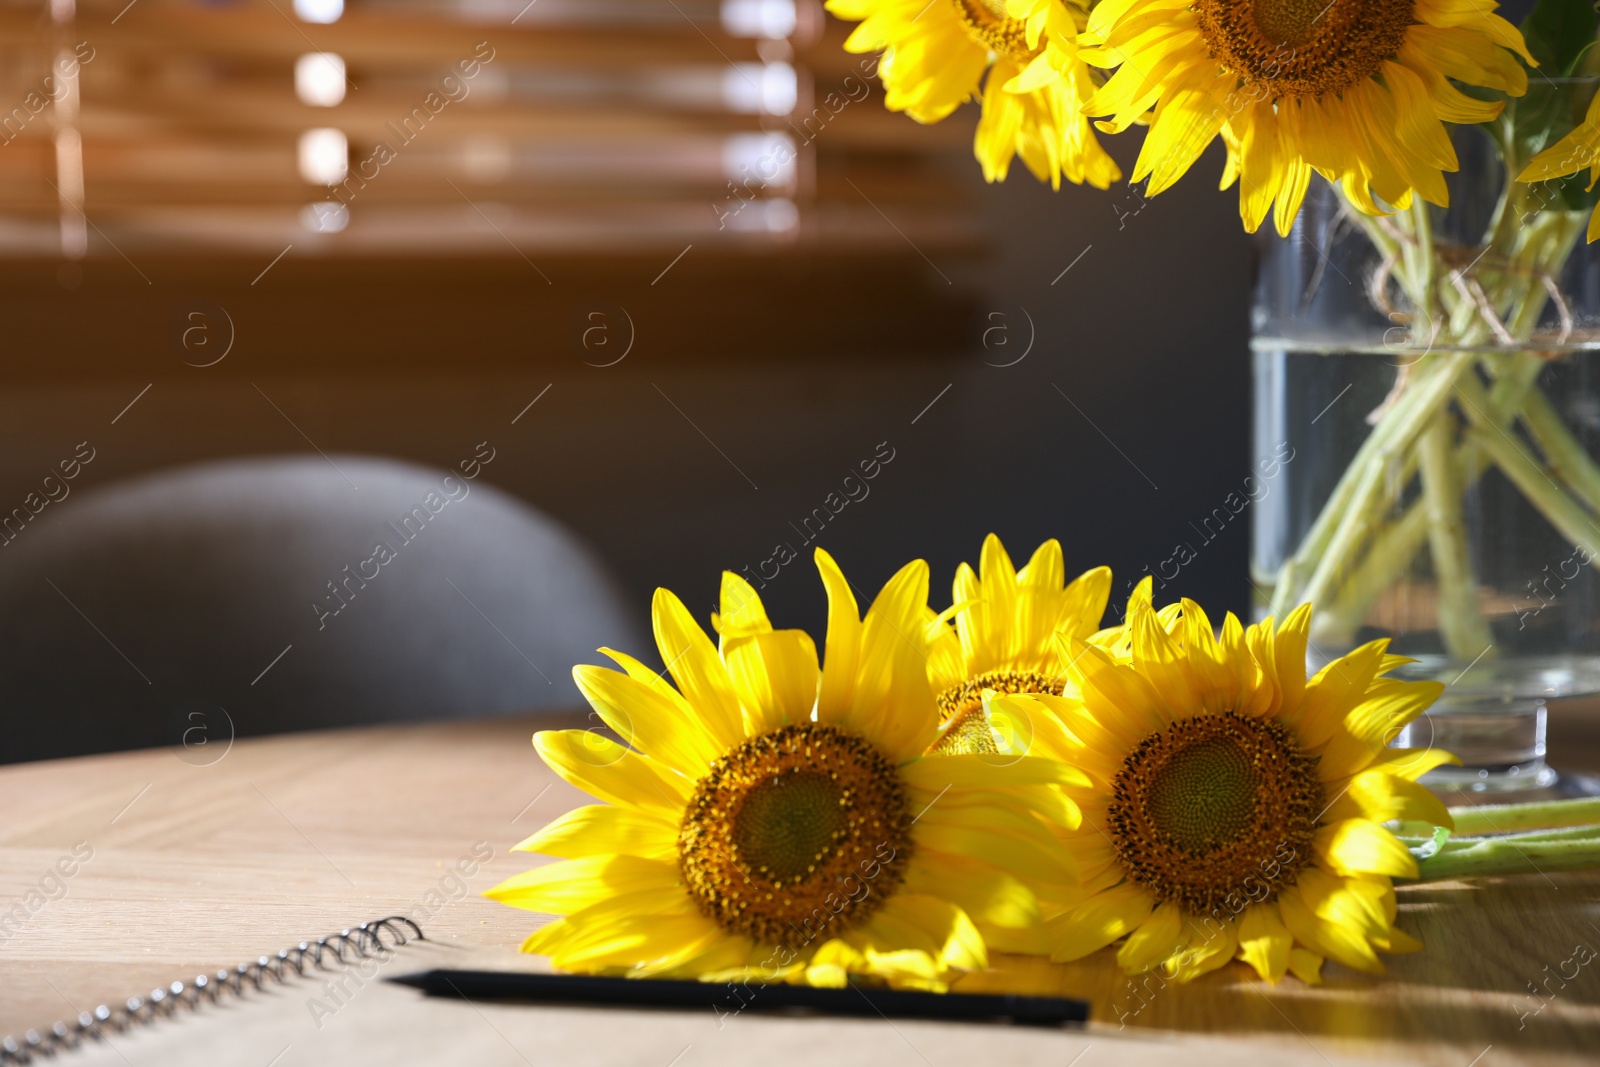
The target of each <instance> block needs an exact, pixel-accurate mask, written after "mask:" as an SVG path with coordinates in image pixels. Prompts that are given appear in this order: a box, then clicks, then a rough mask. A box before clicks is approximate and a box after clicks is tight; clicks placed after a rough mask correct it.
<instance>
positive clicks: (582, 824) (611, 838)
mask: <svg viewBox="0 0 1600 1067" xmlns="http://www.w3.org/2000/svg"><path fill="white" fill-rule="evenodd" d="M512 851H514V852H542V853H544V854H545V855H547V856H560V857H561V858H563V859H578V858H580V857H583V856H599V855H605V854H608V853H626V854H627V855H631V856H644V857H647V858H651V859H665V858H671V857H676V855H677V851H678V826H677V823H675V822H671V821H669V820H667V819H664V818H662V817H661V816H659V815H655V814H652V813H650V812H647V811H642V810H638V809H632V808H618V807H612V806H611V805H609V804H586V805H584V806H583V807H581V808H573V809H572V810H571V811H569V812H567V813H566V814H565V815H562V816H561V817H560V818H558V819H557V820H556V821H555V822H553V823H551V824H550V825H549V826H546V827H545V828H544V829H542V830H540V831H538V832H537V833H535V834H534V835H533V836H531V837H529V838H527V839H526V840H524V841H522V842H521V843H520V844H517V845H515V846H513V848H512Z"/></svg>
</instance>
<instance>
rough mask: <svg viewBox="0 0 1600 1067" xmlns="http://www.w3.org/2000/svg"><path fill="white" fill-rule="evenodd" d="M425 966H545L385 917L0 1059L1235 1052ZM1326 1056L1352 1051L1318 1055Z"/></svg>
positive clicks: (1127, 1056) (497, 1061)
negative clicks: (439, 980) (652, 1000)
mask: <svg viewBox="0 0 1600 1067" xmlns="http://www.w3.org/2000/svg"><path fill="white" fill-rule="evenodd" d="M436 968H444V969H453V970H454V969H471V970H480V971H522V972H529V971H532V972H546V973H547V972H548V971H549V969H550V968H549V966H548V964H547V963H546V962H545V961H544V959H543V958H542V957H536V956H527V955H524V954H522V953H518V952H515V951H512V950H510V949H494V948H482V947H463V946H460V945H456V944H452V943H441V942H438V941H434V940H430V939H428V938H427V937H426V936H425V935H424V932H423V931H422V930H421V929H420V928H418V927H417V926H416V924H414V923H412V922H411V921H410V920H408V919H405V918H403V917H399V916H391V917H389V918H386V919H378V920H375V921H372V922H368V923H363V924H362V925H360V926H358V927H354V928H352V929H349V930H344V931H341V932H340V933H337V934H332V935H329V936H328V937H323V938H318V939H317V940H316V941H311V942H301V943H300V944H298V945H296V946H294V947H293V948H288V949H285V950H283V951H281V952H278V953H277V954H276V955H273V956H262V957H259V958H258V959H256V960H254V961H252V962H250V963H245V964H241V965H239V966H236V967H233V968H229V969H224V970H220V971H217V972H215V973H213V974H207V975H197V976H193V977H190V978H183V979H180V980H178V981H174V982H172V983H171V984H170V985H168V986H166V987H164V988H162V989H159V990H152V991H148V992H144V993H140V994H138V995H135V996H132V997H129V998H127V999H125V1000H122V1001H120V1002H118V1003H116V1004H102V1005H97V1006H96V1007H95V1008H92V1009H90V1010H88V1011H86V1012H84V1013H83V1014H82V1015H80V1016H78V1017H76V1018H74V1019H64V1020H61V1021H60V1022H59V1023H57V1024H55V1025H54V1026H45V1027H41V1028H40V1029H39V1030H37V1031H34V1032H32V1033H30V1034H28V1035H20V1036H16V1037H13V1038H11V1039H8V1040H7V1043H6V1044H5V1045H4V1046H3V1048H4V1051H0V1067H11V1065H12V1064H24V1063H26V1064H41V1063H49V1064H52V1065H60V1067H236V1065H237V1067H366V1065H372V1067H379V1065H381V1067H395V1065H397V1064H413V1063H416V1064H430V1065H431V1064H446V1065H454V1064H470V1065H472V1067H532V1065H534V1064H538V1065H540V1067H543V1065H545V1064H560V1065H561V1067H589V1065H593V1067H620V1065H623V1064H637V1065H643V1067H722V1065H728V1067H733V1065H736V1064H737V1065H740V1067H743V1065H746V1064H750V1063H782V1064H790V1063H793V1064H801V1065H807V1067H810V1065H815V1067H854V1065H859V1067H886V1065H897V1064H902V1063H903V1064H916V1065H919V1067H920V1065H923V1064H928V1065H934V1064H937V1065H940V1067H942V1065H944V1064H962V1063H988V1062H1004V1063H1006V1064H1007V1065H1008V1067H1011V1065H1016V1067H1061V1065H1062V1064H1065V1063H1072V1062H1076V1061H1075V1057H1077V1056H1080V1055H1082V1054H1084V1053H1085V1052H1086V1051H1087V1050H1088V1049H1089V1047H1090V1046H1091V1045H1095V1044H1101V1045H1104V1046H1105V1052H1106V1053H1107V1055H1108V1056H1110V1057H1112V1058H1114V1059H1115V1060H1116V1062H1117V1063H1118V1064H1119V1067H1144V1065H1150V1067H1156V1065H1162V1067H1165V1065H1167V1064H1170V1063H1171V1062H1172V1060H1173V1059H1174V1058H1176V1057H1181V1058H1182V1059H1183V1060H1184V1061H1185V1062H1186V1063H1187V1064H1188V1067H1202V1065H1206V1064H1217V1065H1223V1064H1226V1065H1227V1067H1236V1065H1237V1058H1238V1052H1239V1050H1238V1047H1237V1046H1233V1045H1227V1044H1223V1043H1221V1042H1217V1041H1213V1040H1210V1039H1205V1038H1193V1037H1183V1038H1177V1037H1175V1036H1172V1035H1168V1036H1166V1037H1160V1036H1156V1037H1152V1036H1145V1035H1134V1034H1133V1033H1132V1032H1131V1031H1130V1032H1125V1033H1114V1032H1112V1033H1107V1032H1105V1031H1101V1032H1098V1033H1094V1032H1090V1033H1085V1032H1083V1031H1081V1030H1078V1031H1062V1030H1037V1029H1028V1028H1015V1029H1005V1030H998V1031H997V1030H994V1029H985V1028H978V1027H973V1026H969V1025H963V1024H960V1023H950V1022H944V1021H930V1022H924V1021H908V1020H895V1021H889V1020H881V1019H862V1018H848V1019H847V1018H826V1017H810V1018H795V1017H783V1016H762V1015H758V1014H755V1013H753V1012H752V1013H748V1014H741V1013H738V1012H719V1013H712V1012H709V1011H707V1012H700V1011H678V1010H653V1009H647V1008H627V1007H609V1008H604V1007H580V1006H575V1005H555V1004H550V1005H535V1004H515V1003H495V1002H488V1001H481V1002H475V1001H472V1000H467V999H460V1000H457V999H449V998H440V997H428V996H425V995H423V994H422V993H421V992H420V991H418V990H417V989H414V988H411V987H410V986H407V985H403V984H399V983H396V982H391V981H385V980H384V979H387V978H395V977H400V976H404V975H414V974H419V973H421V972H425V971H429V970H433V969H436ZM1341 1062H1354V1061H1346V1060H1343V1058H1342V1057H1337V1056H1336V1057H1335V1058H1334V1059H1333V1060H1331V1061H1328V1063H1333V1064H1338V1063H1341ZM1365 1062H1370V1061H1365ZM1318 1067H1327V1065H1326V1064H1324V1063H1323V1062H1322V1061H1319V1064H1318Z"/></svg>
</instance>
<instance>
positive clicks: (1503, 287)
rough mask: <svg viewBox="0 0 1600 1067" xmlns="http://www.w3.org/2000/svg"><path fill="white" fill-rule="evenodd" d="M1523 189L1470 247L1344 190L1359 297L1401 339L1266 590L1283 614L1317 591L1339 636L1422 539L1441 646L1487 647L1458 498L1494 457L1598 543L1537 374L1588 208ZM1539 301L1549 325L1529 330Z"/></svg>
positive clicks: (1589, 466) (1589, 503)
mask: <svg viewBox="0 0 1600 1067" xmlns="http://www.w3.org/2000/svg"><path fill="white" fill-rule="evenodd" d="M1531 201H1532V196H1531V195H1530V192H1529V187H1528V186H1526V185H1518V184H1516V183H1507V187H1506V190H1505V192H1504V193H1503V194H1502V196H1501V198H1500V201H1499V204H1498V207H1497V210H1496V212H1495V215H1494V218H1493V220H1492V221H1491V223H1490V224H1489V227H1488V232H1487V234H1486V235H1485V238H1484V241H1483V243H1482V244H1481V246H1477V247H1472V246H1462V245H1456V244H1450V243H1446V242H1444V241H1441V240H1439V239H1437V236H1436V234H1435V231H1434V224H1433V217H1432V214H1431V212H1430V209H1429V208H1428V207H1427V206H1426V205H1425V204H1422V203H1421V202H1420V201H1419V202H1417V203H1415V204H1414V205H1413V206H1411V207H1409V208H1408V209H1406V210H1403V211H1398V212H1396V213H1395V214H1394V215H1392V216H1389V217H1378V218H1374V217H1372V216H1370V215H1366V214H1363V213H1362V212H1360V211H1358V210H1355V209H1354V208H1353V207H1351V206H1349V205H1348V204H1347V205H1346V208H1347V211H1346V214H1347V216H1348V217H1349V218H1351V219H1352V220H1354V222H1355V223H1356V224H1357V225H1359V226H1360V227H1361V228H1362V230H1363V231H1364V232H1365V233H1366V235H1367V236H1368V237H1369V238H1370V240H1371V241H1372V243H1373V245H1374V246H1375V247H1376V249H1377V250H1378V252H1379V254H1380V256H1381V262H1380V264H1379V265H1378V267H1377V268H1376V270H1375V271H1374V272H1373V274H1372V277H1371V279H1370V284H1369V286H1368V291H1369V296H1370V298H1371V300H1372V302H1373V303H1374V305H1375V306H1377V307H1378V308H1379V310H1381V311H1383V312H1385V313H1386V314H1387V315H1388V316H1389V317H1390V320H1391V321H1392V322H1394V323H1396V324H1397V325H1400V326H1403V327H1405V329H1406V333H1407V344H1406V345H1405V347H1404V348H1403V349H1401V350H1400V352H1399V354H1400V355H1402V356H1403V357H1404V358H1403V361H1402V362H1401V363H1399V364H1398V366H1397V370H1396V377H1395V382H1394V385H1393V388H1392V389H1391V391H1390V393H1389V396H1388V397H1387V398H1386V399H1385V400H1384V402H1383V403H1382V404H1381V405H1380V406H1379V407H1378V408H1377V409H1376V410H1375V411H1374V412H1373V413H1372V414H1371V415H1370V416H1369V421H1370V422H1371V423H1372V430H1371V432H1370V433H1369V434H1368V435H1367V437H1366V439H1365V440H1364V441H1363V442H1362V444H1361V446H1360V448H1359V449H1358V450H1357V452H1356V454H1355V456H1354V458H1353V459H1352V460H1351V462H1350V464H1349V466H1348V467H1347V468H1346V469H1345V471H1344V473H1343V475H1342V477H1341V478H1340V479H1339V481H1338V484H1337V485H1336V486H1335V488H1334V489H1333V491H1332V493H1331V494H1330V495H1329V496H1328V499H1327V502H1326V503H1325V504H1324V505H1323V508H1322V510H1321V512H1320V513H1319V515H1318V517H1317V519H1316V521H1315V522H1314V523H1313V524H1312V526H1311V528H1310V529H1309V531H1308V532H1307V533H1306V535H1305V537H1304V538H1303V539H1302V540H1301V541H1300V543H1299V545H1298V547H1297V549H1296V551H1295V553H1294V554H1293V556H1292V557H1291V558H1290V559H1288V560H1287V561H1286V562H1285V563H1284V564H1283V566H1282V569H1281V570H1280V572H1279V574H1278V576H1277V581H1276V583H1275V587H1274V589H1273V597H1272V612H1273V614H1274V615H1277V616H1278V617H1280V618H1281V617H1282V616H1283V615H1284V613H1285V612H1286V611H1288V610H1290V609H1292V608H1293V607H1294V606H1295V605H1296V604H1299V603H1302V602H1305V601H1311V602H1314V603H1316V604H1317V606H1318V609H1319V611H1318V616H1319V621H1318V627H1317V632H1316V633H1314V634H1313V639H1314V640H1315V641H1318V642H1319V643H1321V642H1325V643H1327V644H1328V645H1329V646H1333V647H1340V646H1345V645H1348V644H1349V643H1351V642H1352V641H1353V640H1354V638H1355V633H1356V630H1357V628H1358V627H1359V626H1360V625H1361V623H1362V621H1363V620H1364V619H1365V618H1366V617H1367V616H1368V614H1369V612H1370V611H1371V609H1372V607H1373V605H1374V603H1375V602H1376V601H1377V599H1378V598H1379V597H1380V596H1381V595H1382V594H1383V593H1384V591H1385V590H1387V589H1389V588H1391V587H1392V586H1393V585H1394V584H1395V583H1396V581H1397V580H1398V579H1399V578H1401V577H1402V576H1403V575H1404V574H1405V572H1406V570H1407V569H1408V568H1409V567H1410V566H1411V564H1412V561H1413V560H1414V559H1415V558H1416V557H1417V555H1418V553H1419V552H1420V551H1422V549H1423V547H1424V546H1426V547H1427V549H1428V552H1429V556H1430V559H1431V564H1432V571H1433V577H1434V581H1435V586H1436V590H1437V597H1436V601H1435V606H1434V610H1435V612H1436V614H1437V619H1438V629H1439V632H1440V636H1441V639H1442V641H1443V643H1444V646H1445V650H1446V651H1447V652H1448V653H1449V655H1450V657H1451V658H1452V659H1454V660H1457V661H1459V662H1463V663H1465V662H1474V661H1476V660H1478V659H1479V658H1491V657H1492V656H1493V645H1494V641H1493V637H1492V635H1491V632H1490V628H1489V624H1488V621H1487V620H1486V619H1485V617H1484V614H1483V612H1482V610H1481V606H1480V602H1479V597H1478V592H1477V589H1478V582H1477V580H1476V578H1475V575H1474V570H1473V563H1472V557H1471V551H1470V545H1469V542H1468V538H1467V526H1466V523H1465V521H1464V513H1463V509H1464V502H1465V499H1466V496H1467V494H1468V492H1469V491H1470V490H1471V489H1472V488H1473V486H1474V485H1476V483H1477V482H1478V480H1479V479H1480V478H1482V477H1483V475H1484V474H1485V473H1486V472H1487V471H1488V470H1489V469H1491V468H1495V469H1498V470H1499V471H1500V472H1501V473H1502V474H1503V475H1504V476H1505V477H1506V478H1507V480H1508V481H1510V482H1511V484H1512V485H1514V486H1515V487H1516V488H1517V490H1518V492H1520V493H1521V494H1522V495H1523V496H1524V497H1525V498H1526V499H1527V500H1528V501H1529V502H1530V503H1531V504H1532V505H1533V506H1534V507H1535V508H1537V509H1538V510H1539V512H1540V513H1541V514H1543V515H1544V517H1545V518H1546V519H1547V520H1548V521H1549V523H1550V524H1551V526H1552V527H1554V528H1555V529H1556V530H1557V531H1559V532H1560V534H1561V535H1562V536H1563V537H1564V538H1565V539H1567V540H1568V541H1570V542H1572V543H1573V544H1574V545H1577V546H1578V547H1580V548H1583V549H1584V550H1585V551H1586V552H1587V554H1588V555H1589V556H1590V558H1591V559H1596V558H1600V524H1597V521H1596V520H1597V518H1600V467H1597V466H1596V465H1595V463H1594V461H1593V460H1592V459H1591V458H1590V457H1589V455H1588V453H1587V452H1586V451H1585V449H1584V448H1583V446H1582V445H1581V444H1580V443H1579V442H1578V441H1577V440H1575V439H1574V438H1573V436H1572V434H1571V432H1570V431H1569V430H1568V428H1567V426H1566V425H1565V423H1564V422H1563V421H1562V419H1561V418H1560V416H1559V415H1558V414H1557V413H1556V410H1555V409H1554V408H1553V407H1552V406H1551V403H1550V401H1549V399H1548V398H1547V397H1546V396H1545V394H1544V393H1543V391H1542V390H1541V389H1540V388H1539V385H1538V379H1539V376H1540V373H1541V371H1542V370H1543V369H1544V367H1545V366H1546V364H1547V361H1548V360H1549V359H1550V358H1552V357H1553V355H1555V354H1556V353H1553V352H1551V351H1549V350H1550V349H1559V348H1560V347H1561V346H1562V345H1565V344H1566V343H1567V342H1568V341H1569V339H1570V337H1571V335H1572V332H1573V323H1572V319H1571V315H1570V313H1569V311H1568V310H1567V305H1566V301H1565V299H1564V298H1563V296H1562V294H1561V292H1560V290H1559V288H1558V286H1557V283H1556V278H1557V276H1558V275H1559V273H1560V271H1561V268H1562V265H1563V264H1564V263H1565V262H1566V260H1567V257H1568V256H1569V255H1570V254H1571V252H1572V250H1573V248H1574V247H1575V246H1576V244H1577V242H1578V239H1579V237H1580V236H1581V235H1582V233H1583V228H1584V221H1585V220H1584V218H1583V216H1582V214H1581V213H1579V212H1576V211H1567V210H1539V208H1542V207H1544V206H1545V205H1543V204H1534V203H1532V202H1531ZM1396 289H1398V291H1399V293H1400V295H1401V296H1402V298H1403V299H1402V301H1401V302H1400V307H1401V308H1404V310H1400V309H1399V308H1397V307H1396V306H1395V304H1394V302H1393V300H1392V297H1391V293H1392V292H1393V291H1394V290H1396ZM1552 306H1553V307H1554V309H1555V311H1556V313H1557V319H1558V321H1559V326H1557V327H1556V328H1555V329H1553V330H1550V329H1546V330H1544V331H1542V332H1539V331H1538V327H1539V323H1540V321H1541V319H1542V318H1544V317H1545V316H1546V313H1547V310H1548V309H1550V308H1551V307H1552Z"/></svg>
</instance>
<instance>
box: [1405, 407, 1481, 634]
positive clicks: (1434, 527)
mask: <svg viewBox="0 0 1600 1067" xmlns="http://www.w3.org/2000/svg"><path fill="white" fill-rule="evenodd" d="M1450 435H1451V427H1450V425H1449V424H1448V422H1447V420H1446V418H1445V416H1444V414H1442V413H1441V414H1440V415H1439V416H1437V417H1436V418H1434V420H1433V421H1432V422H1431V423H1430V424H1429V426H1428V428H1427V430H1426V431H1424V432H1423V434H1422V439H1421V441H1420V443H1419V450H1418V460H1419V463H1420V465H1421V468H1422V501H1423V507H1424V509H1425V511H1426V514H1427V519H1428V547H1429V549H1430V550H1431V552H1432V554H1433V570H1434V576H1435V578H1436V579H1437V585H1438V590H1439V597H1438V604H1437V605H1436V609H1435V610H1436V612H1437V615H1438V619H1439V633H1440V635H1441V636H1442V637H1443V638H1444V644H1445V650H1446V651H1448V652H1449V653H1450V655H1451V656H1452V657H1453V658H1455V659H1457V660H1461V661H1467V660H1472V659H1473V658H1474V657H1481V656H1484V655H1487V654H1491V653H1492V649H1493V647H1494V638H1493V637H1491V636H1490V634H1489V624H1488V623H1487V622H1485V621H1484V619H1483V612H1482V610H1480V609H1479V607H1478V594H1477V586H1476V582H1474V580H1473V576H1472V558H1471V553H1470V549H1469V548H1468V546H1467V525H1466V522H1465V521H1464V519H1463V517H1462V514H1461V487H1460V486H1459V485H1458V484H1457V483H1456V479H1455V464H1454V463H1452V462H1451V457H1450Z"/></svg>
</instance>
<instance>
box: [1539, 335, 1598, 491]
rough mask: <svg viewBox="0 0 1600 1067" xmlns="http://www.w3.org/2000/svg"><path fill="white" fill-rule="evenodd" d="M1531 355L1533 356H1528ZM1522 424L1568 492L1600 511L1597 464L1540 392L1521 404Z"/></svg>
mask: <svg viewBox="0 0 1600 1067" xmlns="http://www.w3.org/2000/svg"><path fill="white" fill-rule="evenodd" d="M1529 358H1533V357H1529ZM1522 425H1524V426H1525V427H1527V429H1528V436H1530V437H1532V438H1533V442H1534V444H1536V445H1538V446H1539V451H1541V452H1543V453H1544V455H1545V459H1546V460H1548V461H1549V463H1550V469H1551V471H1553V472H1554V473H1555V475H1556V477H1557V478H1559V479H1561V481H1563V482H1565V483H1566V485H1567V488H1568V489H1570V490H1572V494H1573V495H1574V496H1576V497H1577V498H1578V499H1579V500H1581V501H1583V503H1584V505H1585V506H1586V507H1588V509H1589V510H1590V511H1592V512H1595V513H1596V514H1600V467H1597V466H1595V463H1594V461H1593V460H1592V459H1590V458H1589V453H1588V452H1586V451H1584V448H1583V446H1582V445H1581V444H1579V443H1578V442H1577V441H1576V440H1574V439H1573V436H1572V433H1571V431H1569V430H1568V429H1567V425H1566V423H1564V422H1563V421H1562V420H1561V416H1560V415H1558V414H1556V411H1555V409H1554V408H1552V407H1551V406H1550V401H1549V400H1547V399H1546V398H1545V395H1544V394H1543V393H1540V392H1534V393H1533V394H1531V395H1530V396H1529V397H1528V399H1527V402H1526V403H1524V404H1523V407H1522Z"/></svg>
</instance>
